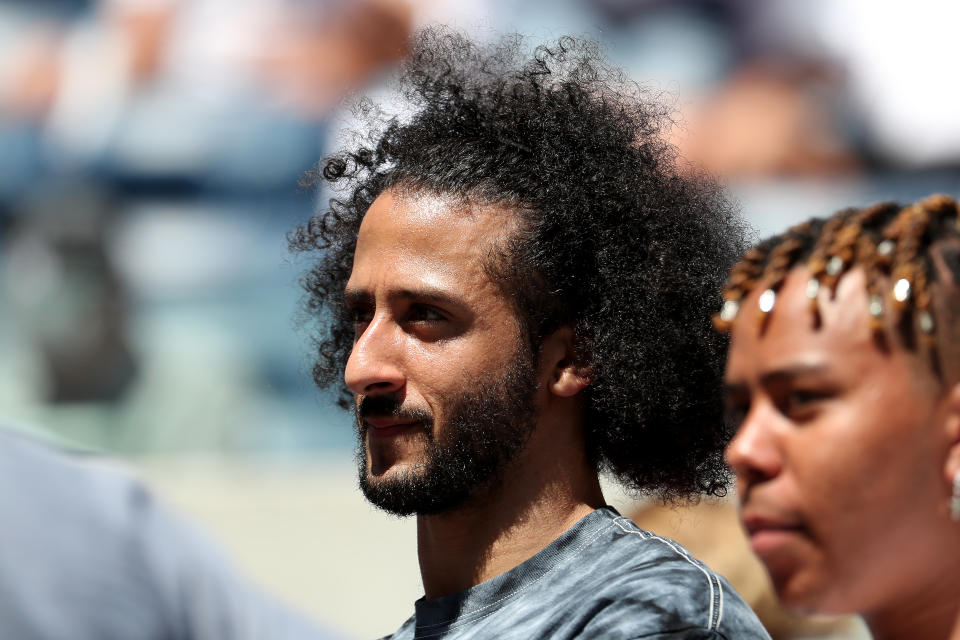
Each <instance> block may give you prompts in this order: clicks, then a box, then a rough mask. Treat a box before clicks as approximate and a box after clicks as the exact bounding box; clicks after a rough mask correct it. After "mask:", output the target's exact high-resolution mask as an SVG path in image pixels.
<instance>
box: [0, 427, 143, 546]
mask: <svg viewBox="0 0 960 640" xmlns="http://www.w3.org/2000/svg"><path fill="white" fill-rule="evenodd" d="M24 487H29V493H30V496H31V500H30V501H29V503H28V502H25V501H22V500H20V499H19V498H18V496H19V495H21V492H22V491H23V488H24ZM78 496H83V498H82V499H81V500H78V499H77V497H78ZM150 500H151V497H150V492H149V491H148V490H147V488H146V486H145V485H144V484H143V482H142V481H141V480H140V479H139V478H138V477H137V476H136V474H134V473H133V472H132V471H131V470H130V469H129V468H127V467H126V466H125V465H123V464H121V463H118V462H116V461H112V460H109V459H107V458H105V457H103V456H99V455H97V454H95V453H93V452H90V451H87V450H83V449H81V448H79V447H72V446H70V445H66V444H63V443H60V442H58V441H56V440H54V439H52V438H50V437H44V436H43V435H41V434H37V433H32V432H26V431H21V430H16V429H12V428H9V427H0V508H2V509H4V510H10V509H18V510H22V511H36V512H37V513H38V514H41V515H43V516H44V517H49V515H50V514H54V513H55V514H57V516H58V519H59V520H60V522H66V521H69V519H70V518H74V520H73V521H74V522H76V523H78V524H82V525H90V526H94V525H99V526H107V527H111V528H117V529H123V528H125V527H126V526H129V520H130V518H131V516H132V515H133V514H135V513H136V512H138V511H140V510H142V509H143V508H144V506H146V505H147V504H148V503H149V502H150ZM21 515H22V516H24V517H25V520H23V521H25V522H29V521H30V518H28V517H26V516H27V515H28V514H27V513H23V514H21Z"/></svg>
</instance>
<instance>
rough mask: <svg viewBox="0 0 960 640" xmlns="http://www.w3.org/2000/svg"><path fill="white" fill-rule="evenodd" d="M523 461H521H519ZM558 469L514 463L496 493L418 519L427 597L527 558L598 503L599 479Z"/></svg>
mask: <svg viewBox="0 0 960 640" xmlns="http://www.w3.org/2000/svg"><path fill="white" fill-rule="evenodd" d="M517 462H520V461H517ZM562 466H563V465H556V468H555V469H553V470H551V469H543V468H540V469H538V468H537V467H536V466H535V465H526V464H517V465H514V471H513V472H511V473H508V474H507V477H505V478H504V481H503V482H502V483H500V484H499V485H498V487H499V489H498V490H496V491H494V492H493V494H492V495H488V496H483V498H482V499H481V498H477V499H475V500H473V501H472V503H471V504H469V505H467V506H464V507H463V508H460V509H457V510H455V511H451V512H448V513H443V514H439V515H431V516H418V518H417V549H418V555H419V560H420V573H421V576H422V578H423V586H424V591H425V593H426V597H427V598H437V597H440V596H444V595H449V594H451V593H457V592H460V591H463V590H465V589H468V588H470V587H472V586H474V585H477V584H479V583H481V582H483V581H485V580H489V579H490V578H493V577H495V576H497V575H500V574H501V573H504V572H505V571H509V570H510V569H512V568H514V567H516V566H517V565H519V564H521V563H523V562H524V561H526V560H528V559H529V558H531V557H532V556H534V555H535V554H536V553H538V552H539V551H541V550H542V549H543V548H544V547H546V546H547V545H549V544H550V543H551V542H553V541H554V540H556V539H557V538H558V537H559V536H560V535H561V534H562V533H563V532H565V531H566V530H567V529H569V528H570V527H571V526H573V525H574V524H575V523H576V522H577V521H578V520H580V519H581V518H583V517H584V516H586V515H587V514H589V513H591V512H592V511H593V510H595V509H597V508H598V507H600V506H603V504H604V499H603V494H602V492H601V490H600V483H599V480H598V478H597V474H596V472H595V471H593V470H592V468H590V467H589V466H588V465H586V464H585V462H584V463H583V464H582V466H583V467H584V469H583V471H582V472H581V473H579V474H573V475H574V476H580V477H574V478H572V479H571V477H570V476H571V474H570V473H569V471H570V469H569V467H568V468H567V469H566V470H565V472H564V473H563V476H565V477H556V475H555V473H554V472H555V471H557V470H558V468H559V467H562ZM530 469H534V471H530Z"/></svg>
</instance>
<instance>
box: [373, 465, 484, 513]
mask: <svg viewBox="0 0 960 640" xmlns="http://www.w3.org/2000/svg"><path fill="white" fill-rule="evenodd" d="M419 471H421V472H420V473H417V471H415V470H412V469H408V468H407V469H404V468H396V467H391V468H389V469H387V470H386V471H385V472H384V473H381V474H374V473H372V472H371V471H366V470H365V471H363V472H361V476H360V490H361V491H362V492H363V495H364V497H365V498H366V499H367V501H368V502H370V504H372V505H373V506H375V507H377V508H378V509H380V510H382V511H386V512H387V513H390V514H393V515H395V516H412V515H436V514H440V513H445V512H447V511H451V510H453V509H456V508H457V507H459V506H461V505H462V504H463V503H464V502H466V501H467V500H468V498H469V493H468V492H462V491H461V492H451V491H449V490H444V489H445V488H444V487H442V486H437V483H436V482H434V481H433V480H435V479H433V478H431V477H430V475H429V474H426V473H423V472H422V469H420V470H419Z"/></svg>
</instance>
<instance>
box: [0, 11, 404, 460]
mask: <svg viewBox="0 0 960 640" xmlns="http://www.w3.org/2000/svg"><path fill="white" fill-rule="evenodd" d="M408 29H409V26H408V25H407V17H406V16H405V14H404V9H403V6H402V5H396V6H393V5H388V4H380V3H376V2H365V3H346V2H337V1H334V0H329V1H327V2H323V3H302V2H296V1H293V0H290V1H287V2H271V1H269V0H264V1H255V2H246V3H244V4H243V6H242V7H235V6H234V5H233V4H232V3H223V2H220V1H219V0H201V1H198V2H181V1H180V0H103V1H101V2H66V1H63V2H34V3H27V2H10V1H7V2H4V3H0V59H3V60H4V61H5V63H4V64H3V65H0V85H2V86H3V87H5V89H3V90H0V148H2V149H3V150H4V151H3V153H2V154H0V242H2V245H0V246H2V259H0V285H2V286H0V382H2V385H0V386H3V387H4V389H5V392H0V406H2V407H3V411H4V413H5V414H6V415H7V416H11V417H12V418H14V419H19V420H21V421H26V422H33V423H40V424H46V425H50V426H52V427H53V428H55V429H56V430H57V431H58V433H60V434H61V435H62V436H64V437H66V438H68V439H73V440H78V441H80V442H83V443H86V444H90V445H93V446H97V447H103V448H108V449H114V450H120V451H158V450H159V451H164V450H182V449H202V450H216V451H242V452H253V451H257V452H271V451H283V452H295V451H296V452H309V451H316V450H318V449H323V448H327V447H335V448H343V447H346V446H349V444H348V443H350V442H351V441H352V433H351V430H350V428H349V426H348V425H349V420H348V419H347V417H346V416H345V415H343V414H342V412H340V411H339V410H337V409H334V408H333V407H332V403H329V402H328V401H326V400H324V399H323V398H320V397H318V395H317V394H316V393H315V392H314V390H313V388H312V385H311V383H310V380H309V355H308V349H309V346H308V340H305V339H304V336H302V335H298V334H297V333H296V332H295V330H294V326H293V325H294V317H295V311H296V309H297V302H298V300H299V290H298V287H297V280H298V278H299V275H300V271H301V268H300V266H299V265H298V266H292V265H290V264H289V262H288V258H287V253H286V241H285V237H286V233H287V232H288V231H289V230H290V229H292V228H293V227H294V226H295V225H296V224H297V223H298V222H300V221H302V220H303V219H305V218H306V217H308V216H309V215H310V213H311V212H312V210H313V208H314V198H315V194H313V193H310V192H308V191H299V190H298V189H297V186H296V185H297V181H298V178H299V176H300V175H301V174H302V173H303V172H304V171H305V170H307V169H309V168H310V167H311V166H312V165H313V164H315V162H316V161H317V159H318V158H319V157H320V156H321V155H322V151H323V147H324V128H325V114H326V112H327V110H328V109H329V108H330V106H332V104H333V103H334V101H335V100H336V98H337V97H338V96H339V95H341V94H342V93H343V92H346V91H348V90H350V89H351V87H353V86H355V85H356V84H359V83H360V82H362V81H363V80H364V79H365V78H366V77H367V76H368V75H369V74H371V73H373V72H375V71H376V69H377V68H379V67H380V66H381V65H383V64H385V63H389V62H391V61H392V60H395V59H397V58H399V56H401V55H402V53H403V47H404V42H405V38H406V35H407V33H408ZM371 39H378V42H371ZM371 51H372V52H373V53H371Z"/></svg>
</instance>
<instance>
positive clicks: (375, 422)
mask: <svg viewBox="0 0 960 640" xmlns="http://www.w3.org/2000/svg"><path fill="white" fill-rule="evenodd" d="M363 422H364V424H366V425H367V426H368V427H370V429H368V430H367V433H370V434H373V435H376V436H380V437H386V436H392V435H396V434H398V433H403V432H404V431H407V430H408V429H410V428H412V427H416V426H419V425H420V422H419V421H410V420H403V419H398V418H392V417H388V416H387V417H378V416H370V417H367V418H363Z"/></svg>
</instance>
